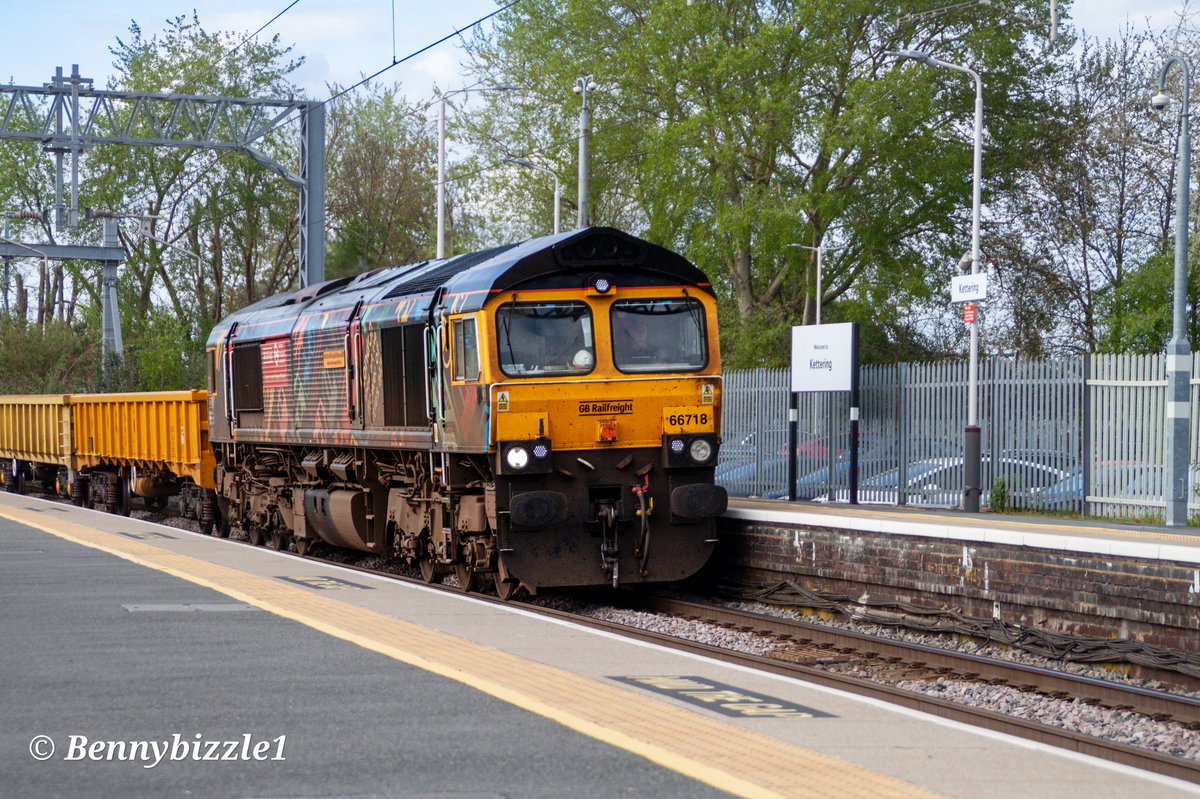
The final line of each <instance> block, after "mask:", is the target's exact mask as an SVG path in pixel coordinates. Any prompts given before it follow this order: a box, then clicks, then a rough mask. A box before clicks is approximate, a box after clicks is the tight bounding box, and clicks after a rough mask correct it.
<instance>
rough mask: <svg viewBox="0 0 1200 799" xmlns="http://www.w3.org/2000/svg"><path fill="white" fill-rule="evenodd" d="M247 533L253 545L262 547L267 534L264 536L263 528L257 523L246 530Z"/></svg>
mask: <svg viewBox="0 0 1200 799" xmlns="http://www.w3.org/2000/svg"><path fill="white" fill-rule="evenodd" d="M246 535H248V536H249V537H250V543H251V544H252V545H253V546H256V547H261V546H262V545H263V540H264V538H265V536H263V531H262V528H261V527H259V526H258V525H257V524H252V525H250V527H249V528H248V529H247V530H246Z"/></svg>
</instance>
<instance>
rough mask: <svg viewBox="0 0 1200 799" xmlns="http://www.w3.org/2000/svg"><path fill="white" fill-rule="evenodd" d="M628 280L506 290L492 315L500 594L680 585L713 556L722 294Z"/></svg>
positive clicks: (487, 341)
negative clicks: (520, 589)
mask: <svg viewBox="0 0 1200 799" xmlns="http://www.w3.org/2000/svg"><path fill="white" fill-rule="evenodd" d="M622 282H623V281H622V280H621V279H620V278H619V277H617V276H615V275H594V276H590V277H589V278H588V280H587V282H586V284H585V285H583V286H580V287H579V288H575V289H567V288H545V289H539V288H533V289H530V290H522V291H508V292H503V293H501V294H499V295H498V296H495V297H493V298H492V299H491V300H490V301H488V302H487V303H486V304H485V305H484V307H483V309H482V311H481V313H480V314H479V316H480V322H481V327H482V328H483V329H484V330H486V331H487V332H488V335H485V336H481V337H480V342H479V346H480V353H479V356H480V357H479V362H480V363H481V364H482V365H483V369H484V370H485V372H486V374H484V375H481V378H482V381H481V382H482V383H484V384H485V385H487V391H488V396H487V399H486V401H487V408H488V425H487V426H488V441H489V451H490V453H491V457H492V458H493V459H494V460H493V463H492V464H491V465H492V470H493V474H494V481H493V483H492V485H491V486H489V487H488V490H487V496H486V504H487V505H488V506H489V507H488V511H489V516H490V517H491V518H492V519H494V520H495V523H494V529H495V532H496V536H497V541H496V545H497V550H498V555H499V558H498V561H499V562H498V570H499V574H498V577H497V587H498V589H499V590H500V591H501V592H502V593H503V592H504V590H505V588H506V587H507V588H512V587H515V586H516V585H517V584H518V583H523V584H525V585H526V586H528V587H530V588H536V587H552V586H568V585H570V586H579V585H591V584H606V583H607V584H611V585H613V586H617V585H621V584H628V583H640V582H667V581H673V580H679V579H682V578H685V577H688V576H690V575H692V574H694V573H695V572H696V571H698V570H699V569H700V568H701V567H702V566H703V565H704V563H705V562H706V561H707V560H708V558H709V556H710V555H711V553H712V550H713V547H714V545H715V541H716V534H715V517H716V516H717V515H719V514H720V513H722V512H724V510H725V505H726V496H725V492H724V490H723V489H721V488H720V487H718V486H715V485H713V468H714V466H715V464H716V460H717V449H718V446H719V437H720V432H721V430H720V418H721V417H720V408H721V378H720V354H719V350H718V343H717V325H716V313H715V302H714V300H713V297H712V295H711V294H710V293H709V292H708V291H707V290H706V289H707V286H698V285H695V284H691V285H677V284H676V285H665V284H662V281H655V283H657V285H638V283H639V282H641V281H638V280H636V279H633V278H628V277H627V278H626V281H624V282H626V283H629V284H632V285H622ZM576 285H579V284H576ZM451 321H452V323H453V320H451ZM452 329H458V328H457V327H454V326H453V324H452Z"/></svg>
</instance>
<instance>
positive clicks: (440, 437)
mask: <svg viewBox="0 0 1200 799" xmlns="http://www.w3.org/2000/svg"><path fill="white" fill-rule="evenodd" d="M445 293H446V289H445V288H439V289H438V290H437V291H436V292H434V295H433V300H432V301H431V302H430V304H429V322H428V324H426V326H425V365H426V375H427V379H426V381H425V385H426V392H425V397H426V400H427V403H428V412H429V424H430V426H431V427H432V428H433V444H434V447H435V448H437V449H441V448H442V447H443V446H444V445H445V442H446V368H447V367H448V366H449V364H448V363H447V364H446V365H445V366H443V361H444V360H446V354H447V353H446V350H445V348H444V344H445V341H446V338H445V336H446V317H445V314H444V313H443V312H442V307H441V299H442V297H443V296H445Z"/></svg>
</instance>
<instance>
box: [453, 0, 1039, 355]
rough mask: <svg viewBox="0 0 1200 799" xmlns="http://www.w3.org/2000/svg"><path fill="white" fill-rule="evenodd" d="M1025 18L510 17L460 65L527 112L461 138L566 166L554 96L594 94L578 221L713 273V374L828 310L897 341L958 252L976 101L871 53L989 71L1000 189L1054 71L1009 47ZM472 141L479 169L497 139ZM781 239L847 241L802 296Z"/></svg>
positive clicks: (792, 14) (614, 12)
mask: <svg viewBox="0 0 1200 799" xmlns="http://www.w3.org/2000/svg"><path fill="white" fill-rule="evenodd" d="M1033 8H1034V5H1033V4H1032V3H1018V4H1017V5H1016V7H1015V8H1014V7H1011V6H1006V7H1005V8H1004V9H999V8H995V7H993V8H987V7H979V8H974V9H971V10H969V11H968V12H964V13H948V14H946V15H940V16H933V17H932V18H929V19H923V20H910V21H907V22H905V23H904V24H896V23H895V20H896V18H897V17H899V16H900V15H902V14H905V13H907V12H908V11H910V10H911V8H910V6H909V4H905V3H898V2H894V3H878V2H868V1H867V0H852V2H849V3H842V2H838V3H834V2H832V1H831V0H809V1H808V2H787V3H785V2H772V3H757V2H749V1H748V0H730V1H729V2H723V3H720V2H700V3H697V4H695V5H694V6H692V7H685V8H680V6H679V4H678V3H676V2H668V1H667V0H631V1H629V2H622V3H618V4H616V5H612V4H599V5H597V4H594V3H586V2H582V0H526V2H523V3H521V4H520V5H518V6H514V7H513V8H512V9H511V10H510V11H509V12H508V14H506V15H505V16H504V17H503V18H501V21H500V22H498V23H497V25H496V27H495V29H494V31H493V32H492V33H490V34H486V35H485V34H480V35H479V36H478V37H477V38H476V40H475V43H474V48H473V53H472V55H473V60H474V66H475V70H476V72H477V73H478V74H479V76H480V77H481V78H484V77H486V76H490V75H498V74H501V75H503V76H504V79H505V80H506V81H507V82H510V83H515V84H518V85H520V86H522V87H524V88H525V89H526V90H527V95H526V96H525V98H524V99H523V100H521V101H517V102H513V101H512V100H511V99H510V98H508V97H503V98H501V97H498V96H497V97H492V98H490V102H491V113H490V114H489V115H488V116H487V117H485V118H482V119H480V120H479V122H478V124H477V125H476V129H477V130H478V131H479V132H483V131H487V132H488V134H489V135H490V136H491V137H496V136H498V135H499V134H497V133H495V131H497V130H502V131H506V132H507V135H505V136H504V141H505V142H506V143H508V144H507V149H508V150H515V151H516V152H518V153H521V154H525V153H532V152H538V153H544V154H545V155H546V156H547V157H549V158H551V159H552V160H558V159H561V162H563V163H569V148H570V147H571V145H572V144H573V141H572V130H573V122H574V115H575V113H577V108H578V106H577V105H575V104H574V103H573V102H566V101H567V100H568V99H569V98H570V95H569V94H567V92H568V91H569V90H570V87H571V86H572V84H573V83H574V81H575V79H576V78H577V77H578V76H579V75H580V74H584V73H587V74H591V75H593V76H595V79H596V80H597V81H598V82H599V83H600V84H601V87H600V89H599V90H597V91H596V92H594V93H592V95H591V97H592V98H593V99H594V102H595V112H594V121H593V124H594V130H595V134H594V139H593V152H594V160H593V165H592V175H593V183H592V194H593V198H594V205H595V209H596V210H595V217H596V218H597V219H598V220H602V221H603V222H606V223H611V222H615V223H618V224H620V225H623V226H626V227H631V228H633V229H635V230H637V231H639V232H641V233H642V234H643V235H646V236H647V237H649V238H650V239H651V240H654V241H656V242H658V243H661V244H664V245H665V246H669V247H673V248H676V249H679V250H681V251H682V252H684V253H685V254H686V255H687V256H688V257H690V258H691V259H692V260H694V261H696V262H697V263H699V264H700V265H701V266H702V267H703V268H704V269H705V270H706V271H707V272H708V273H709V274H710V276H711V277H712V278H713V279H714V284H715V285H716V286H717V289H718V292H719V293H720V295H721V297H722V299H723V305H724V307H725V308H726V309H727V312H726V313H725V316H724V319H725V321H726V325H725V329H726V331H728V332H730V333H733V334H734V335H731V336H729V337H728V339H727V341H726V342H725V343H726V355H727V357H726V361H727V363H729V364H730V365H734V366H738V365H748V364H753V363H762V362H775V363H778V362H780V361H782V360H783V359H784V358H785V357H786V351H787V348H786V337H785V333H786V329H787V327H788V326H790V325H791V324H794V323H800V322H811V321H813V319H814V318H815V312H816V303H817V302H818V301H820V302H822V303H824V304H830V303H833V302H838V303H839V305H838V306H837V307H836V308H834V309H833V311H834V312H833V313H832V314H830V313H827V314H825V316H826V318H829V319H831V320H833V319H836V318H857V319H859V320H862V321H872V322H873V323H877V324H879V325H882V326H885V327H886V326H897V325H903V324H904V322H903V320H904V316H905V312H906V309H908V308H910V307H911V306H912V305H913V303H915V302H916V301H919V300H920V299H922V298H925V297H928V296H929V295H930V293H931V292H932V291H934V290H937V291H938V292H940V291H942V289H943V284H944V282H945V278H946V277H948V269H946V268H939V267H937V266H935V264H939V263H945V264H947V266H948V265H949V264H951V263H954V262H956V261H957V259H958V254H959V253H961V251H962V247H963V244H962V243H961V242H962V241H963V238H964V235H963V232H964V230H965V229H966V227H967V219H968V217H969V208H970V199H969V198H970V174H971V169H970V163H971V139H970V134H969V127H970V126H969V121H970V119H971V109H972V105H973V102H972V101H973V93H972V92H971V91H970V86H969V84H968V83H965V82H964V81H963V80H962V78H961V76H957V75H948V74H946V73H943V72H941V71H940V70H933V69H929V68H927V67H922V66H916V65H909V64H903V63H900V62H898V61H897V60H896V59H894V58H890V57H888V56H887V55H886V52H887V51H890V50H897V49H906V48H910V47H916V48H919V49H925V50H930V51H932V52H934V53H936V54H937V55H938V56H939V57H941V58H943V59H945V60H948V61H952V62H956V63H966V64H970V65H972V66H974V67H975V68H977V69H978V70H980V71H982V72H984V73H985V74H986V76H987V79H986V85H985V90H986V103H987V107H988V109H989V116H988V119H989V122H988V133H989V153H988V156H987V157H986V162H987V163H988V164H989V168H988V169H989V172H988V174H989V181H993V182H994V181H1002V179H1003V178H1002V176H1003V175H1004V173H1006V172H1010V171H1013V170H1017V169H1020V168H1021V166H1022V164H1021V162H1020V160H1019V159H1018V158H1016V153H1017V152H1019V151H1021V150H1025V149H1028V147H1029V141H1030V139H1033V138H1036V137H1037V136H1038V135H1040V130H1039V125H1038V122H1037V120H1038V119H1039V115H1038V113H1037V111H1038V110H1039V109H1040V106H1041V103H1040V101H1039V98H1038V97H1037V95H1036V91H1035V90H1036V89H1037V88H1038V86H1039V84H1040V81H1041V80H1042V79H1043V76H1044V75H1045V73H1046V72H1047V71H1048V70H1051V69H1052V67H1053V65H1052V63H1051V61H1050V60H1048V59H1047V58H1045V57H1044V56H1043V54H1042V53H1041V52H1040V51H1038V50H1037V49H1036V48H1035V47H1033V46H1031V45H1030V44H1029V43H1028V42H1029V37H1030V36H1031V33H1032V30H1033V26H1034V25H1035V24H1042V23H1041V22H1036V23H1035V19H1036V18H1035V16H1034V14H1033V13H1032V11H1033ZM1001 19H1003V20H1004V21H1005V22H1007V26H1002V25H1001V24H1000V22H1001ZM1017 135H1020V136H1022V137H1023V138H1022V139H1020V140H1017V139H1016V138H1015V137H1016V136H1017ZM477 143H478V144H479V145H480V146H481V147H482V148H484V149H485V152H488V153H490V154H491V157H492V160H493V162H494V160H495V158H496V155H497V154H498V153H497V152H496V151H497V147H496V146H495V144H494V141H493V140H492V139H491V138H489V137H487V136H479V137H478V138H477ZM499 154H503V151H502V152H501V153H499ZM568 174H569V173H568ZM568 182H569V181H568ZM567 193H568V194H570V193H571V191H570V187H568V191H567ZM793 242H795V243H801V244H806V245H809V246H814V247H815V246H817V245H821V244H832V243H841V244H844V245H845V246H844V247H843V248H842V249H839V250H836V251H834V250H830V251H829V253H828V255H829V257H828V258H826V259H825V262H824V267H825V280H824V291H823V296H822V297H821V298H816V297H815V296H814V294H815V283H816V274H815V256H814V255H813V254H811V253H805V252H802V251H797V250H793V249H789V248H788V246H787V245H788V244H790V243H793ZM955 242H958V243H955ZM851 299H854V300H855V302H849V300H851ZM756 319H761V320H762V321H755V320H756ZM740 329H744V330H747V331H754V332H753V333H752V334H751V335H749V336H747V337H746V338H744V339H743V338H742V337H741V336H740V335H737V332H738V331H739V330H740Z"/></svg>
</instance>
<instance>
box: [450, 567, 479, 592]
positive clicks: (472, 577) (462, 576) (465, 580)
mask: <svg viewBox="0 0 1200 799" xmlns="http://www.w3.org/2000/svg"><path fill="white" fill-rule="evenodd" d="M454 576H455V577H457V578H458V590H459V591H474V590H475V589H476V588H478V587H479V575H477V574H476V573H475V570H474V569H472V568H471V567H470V566H468V565H467V564H465V563H455V564H454Z"/></svg>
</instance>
